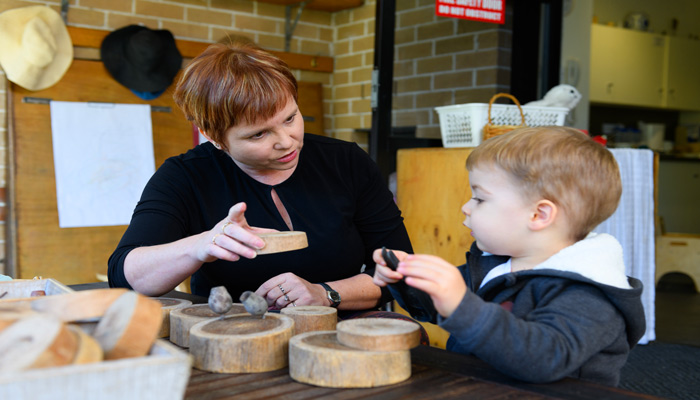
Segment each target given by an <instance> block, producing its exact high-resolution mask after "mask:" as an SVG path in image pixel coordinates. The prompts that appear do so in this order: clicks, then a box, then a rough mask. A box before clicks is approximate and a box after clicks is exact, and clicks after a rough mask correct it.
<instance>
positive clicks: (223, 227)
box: [221, 221, 233, 234]
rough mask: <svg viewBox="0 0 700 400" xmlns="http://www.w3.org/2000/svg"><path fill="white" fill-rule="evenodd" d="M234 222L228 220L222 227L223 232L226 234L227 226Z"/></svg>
mask: <svg viewBox="0 0 700 400" xmlns="http://www.w3.org/2000/svg"><path fill="white" fill-rule="evenodd" d="M232 223H233V222H231V221H228V222H226V223H225V224H224V225H223V226H222V227H221V233H224V234H225V233H226V227H227V226H229V225H231V224H232Z"/></svg>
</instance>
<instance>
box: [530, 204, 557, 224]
mask: <svg viewBox="0 0 700 400" xmlns="http://www.w3.org/2000/svg"><path fill="white" fill-rule="evenodd" d="M558 211H559V209H558V208H557V205H556V204H554V203H553V202H551V201H550V200H545V199H542V200H539V201H537V203H535V209H534V211H533V212H532V215H530V221H529V225H530V229H532V230H534V231H539V230H542V229H544V228H546V227H548V226H550V225H552V224H553V223H554V220H555V219H556V217H557V212H558Z"/></svg>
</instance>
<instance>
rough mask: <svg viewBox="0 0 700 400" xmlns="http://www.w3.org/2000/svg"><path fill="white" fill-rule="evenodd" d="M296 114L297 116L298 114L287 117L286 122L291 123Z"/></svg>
mask: <svg viewBox="0 0 700 400" xmlns="http://www.w3.org/2000/svg"><path fill="white" fill-rule="evenodd" d="M295 116H296V114H292V115H290V116H289V118H287V120H286V121H285V122H286V123H290V122H292V121H294V117H295Z"/></svg>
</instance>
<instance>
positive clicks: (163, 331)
mask: <svg viewBox="0 0 700 400" xmlns="http://www.w3.org/2000/svg"><path fill="white" fill-rule="evenodd" d="M153 299H154V300H156V301H158V302H159V303H160V312H161V316H162V317H163V322H161V324H160V332H158V337H159V338H164V337H168V336H170V313H171V312H172V311H173V310H175V309H178V308H182V307H187V306H190V305H192V302H191V301H189V300H185V299H175V298H170V297H153Z"/></svg>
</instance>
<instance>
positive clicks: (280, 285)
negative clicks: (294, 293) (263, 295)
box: [277, 284, 287, 294]
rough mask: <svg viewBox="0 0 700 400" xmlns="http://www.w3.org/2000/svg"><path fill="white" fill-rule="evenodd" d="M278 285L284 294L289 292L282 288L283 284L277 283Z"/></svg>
mask: <svg viewBox="0 0 700 400" xmlns="http://www.w3.org/2000/svg"><path fill="white" fill-rule="evenodd" d="M277 287H278V288H280V291H281V292H282V294H285V293H287V292H285V291H284V289H282V284H279V285H277Z"/></svg>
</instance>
